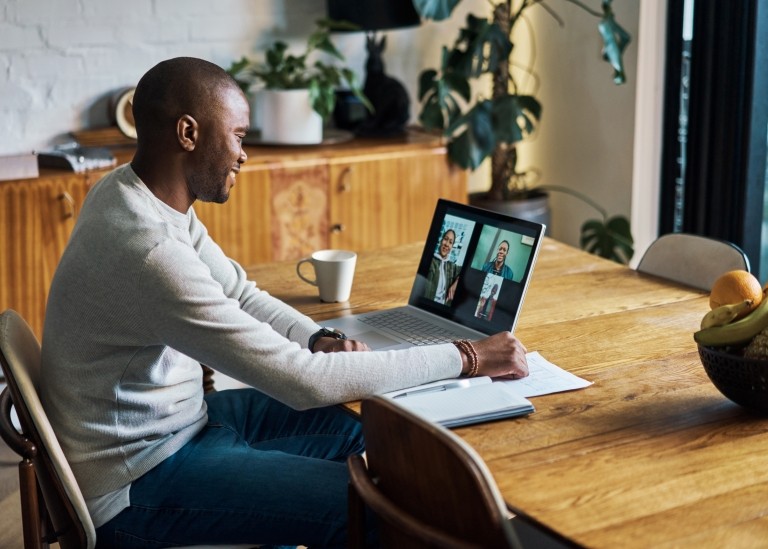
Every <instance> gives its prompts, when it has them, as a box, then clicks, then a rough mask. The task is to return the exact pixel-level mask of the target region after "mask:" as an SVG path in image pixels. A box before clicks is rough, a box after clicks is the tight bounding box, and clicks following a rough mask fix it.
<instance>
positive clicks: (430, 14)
mask: <svg viewBox="0 0 768 549" xmlns="http://www.w3.org/2000/svg"><path fill="white" fill-rule="evenodd" d="M460 1H461V0H413V7H414V8H415V9H416V11H417V12H418V13H419V15H421V16H422V17H425V18H427V19H434V20H435V21H442V20H443V19H447V18H448V17H450V15H451V12H452V11H453V8H455V7H456V5H457V4H458V3H459V2H460Z"/></svg>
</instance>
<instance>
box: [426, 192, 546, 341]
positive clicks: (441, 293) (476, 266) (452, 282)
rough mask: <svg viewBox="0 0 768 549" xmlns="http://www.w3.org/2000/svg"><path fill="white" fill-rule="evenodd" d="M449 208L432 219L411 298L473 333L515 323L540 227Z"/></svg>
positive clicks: (524, 222)
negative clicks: (418, 282)
mask: <svg viewBox="0 0 768 549" xmlns="http://www.w3.org/2000/svg"><path fill="white" fill-rule="evenodd" d="M451 210H452V208H450V207H449V208H446V210H445V211H444V214H443V215H442V216H440V215H438V216H437V217H436V218H435V219H434V220H433V226H432V229H431V231H430V242H429V247H428V249H427V250H425V256H424V257H423V258H422V262H421V266H420V270H419V275H420V278H421V277H423V278H421V285H420V288H421V291H420V292H419V293H418V294H416V298H417V299H418V300H419V301H420V302H421V303H422V304H423V305H424V306H425V307H428V308H429V309H431V310H432V311H433V312H435V313H437V314H440V315H442V316H445V317H446V318H451V319H453V320H458V321H461V323H462V324H465V325H470V326H475V327H476V328H477V329H483V328H482V326H486V325H489V324H491V323H492V324H494V325H498V326H499V327H501V326H505V325H507V323H509V322H514V319H515V317H516V314H517V311H518V309H519V304H520V302H521V300H522V296H523V294H524V291H525V287H526V286H527V278H528V276H529V271H530V268H531V264H532V259H533V258H532V256H533V255H535V254H534V250H535V249H536V248H537V243H538V240H537V239H538V238H539V237H540V234H541V231H540V228H539V227H538V226H535V225H532V224H531V223H530V222H526V221H523V220H517V219H512V218H504V219H503V220H497V219H496V218H495V217H493V214H489V213H488V212H484V213H481V214H477V215H472V214H469V215H457V214H456V213H454V212H455V211H456V210H455V209H454V211H453V212H452V211H451ZM438 214H440V212H438ZM429 250H431V257H428V256H429ZM485 329H490V326H488V327H487V328H485Z"/></svg>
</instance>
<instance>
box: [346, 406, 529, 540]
mask: <svg viewBox="0 0 768 549" xmlns="http://www.w3.org/2000/svg"><path fill="white" fill-rule="evenodd" d="M362 423H363V433H364V435H365V440H366V461H367V467H366V463H365V461H364V460H363V458H362V457H361V456H352V457H350V458H349V460H348V462H347V463H348V466H349V470H350V490H349V492H350V506H349V513H350V547H365V539H364V535H365V528H364V517H365V511H364V505H363V504H365V505H367V506H368V507H369V508H370V509H371V510H372V511H373V513H374V515H375V516H376V517H377V519H378V521H379V532H380V536H381V542H382V544H383V546H384V547H398V548H401V547H402V548H409V547H455V548H459V547H519V541H518V540H517V537H516V534H515V531H514V529H513V527H512V525H511V524H510V522H509V520H508V519H509V513H508V512H507V510H506V507H505V504H504V500H503V499H502V497H501V494H500V493H499V491H498V488H497V487H496V483H495V482H494V480H493V477H492V476H491V474H490V472H489V471H488V468H487V467H486V465H485V463H484V462H483V461H482V459H481V458H480V456H478V455H477V453H476V452H475V451H474V450H473V449H472V448H471V447H470V446H469V445H468V444H467V443H465V442H464V441H463V440H461V439H460V438H459V437H458V436H456V435H455V434H454V433H452V432H450V431H448V430H447V429H445V428H443V427H441V426H439V425H436V424H433V423H430V422H428V421H425V420H423V419H421V418H419V417H418V416H416V415H414V414H412V413H411V412H409V411H407V410H405V409H404V408H402V407H401V406H399V405H397V404H396V403H395V402H394V401H392V400H391V399H387V398H384V397H380V396H374V397H371V398H367V399H365V400H364V401H363V403H362Z"/></svg>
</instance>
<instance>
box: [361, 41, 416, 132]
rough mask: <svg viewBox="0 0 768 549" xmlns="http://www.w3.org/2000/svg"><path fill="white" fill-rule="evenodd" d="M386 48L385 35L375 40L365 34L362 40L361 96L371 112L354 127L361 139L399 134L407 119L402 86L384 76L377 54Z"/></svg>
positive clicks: (407, 109)
mask: <svg viewBox="0 0 768 549" xmlns="http://www.w3.org/2000/svg"><path fill="white" fill-rule="evenodd" d="M386 45H387V38H386V36H384V37H382V38H381V40H378V41H377V40H376V36H375V35H373V34H369V35H368V36H367V38H366V48H367V49H368V60H367V62H366V65H365V68H366V77H365V85H364V87H363V93H364V94H365V95H366V97H368V99H369V100H370V101H371V104H372V105H373V108H374V111H373V112H369V113H368V114H367V116H366V118H365V120H363V122H362V123H361V124H360V126H358V128H357V130H356V133H357V134H358V135H361V136H391V135H400V134H403V133H405V128H406V124H408V120H409V119H410V116H411V114H410V100H409V98H408V92H407V91H406V89H405V86H403V85H402V84H401V83H400V82H399V81H397V80H395V79H394V78H392V77H391V76H387V75H386V74H385V73H384V60H383V59H382V56H381V54H382V52H383V51H384V48H385V47H386Z"/></svg>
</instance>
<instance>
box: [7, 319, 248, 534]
mask: <svg viewBox="0 0 768 549" xmlns="http://www.w3.org/2000/svg"><path fill="white" fill-rule="evenodd" d="M0 368H1V369H2V372H3V373H4V374H5V377H6V383H7V385H6V387H5V389H4V390H3V392H2V394H0V436H2V438H3V440H4V441H5V442H6V444H8V446H9V447H10V448H11V449H12V450H13V451H15V452H16V453H17V454H19V456H20V457H21V462H20V463H19V497H20V500H21V522H22V531H23V535H24V547H25V549H41V548H47V547H48V546H49V544H51V543H58V544H59V547H61V549H70V548H72V549H82V548H87V549H92V548H93V547H94V546H95V544H96V531H95V528H94V526H93V522H92V521H91V517H90V515H89V513H88V508H87V507H86V505H85V499H84V498H83V494H82V492H81V491H80V488H79V486H78V484H77V480H76V479H75V476H74V474H73V473H72V469H71V468H70V466H69V463H68V462H67V460H66V457H65V456H64V452H63V451H62V449H61V446H60V445H59V442H58V440H57V439H56V434H55V433H54V431H53V428H52V427H51V424H50V421H49V420H48V417H47V415H46V413H45V410H44V409H43V406H42V403H41V402H40V397H39V395H38V383H39V378H40V343H39V342H38V340H37V338H36V337H35V334H34V333H33V332H32V329H31V328H30V327H29V325H28V324H27V323H26V321H25V320H24V319H23V318H22V317H21V316H20V315H19V314H18V313H17V312H16V311H14V310H12V309H7V310H5V311H4V312H3V313H1V314H0ZM13 410H15V411H16V418H17V420H18V425H19V426H20V427H21V430H20V431H19V430H18V429H17V427H16V426H15V425H14V417H13ZM196 547H198V549H202V548H203V547H214V546H196ZM215 547H217V548H220V549H224V548H234V547H238V548H245V547H254V545H253V544H251V545H217V546H215Z"/></svg>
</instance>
